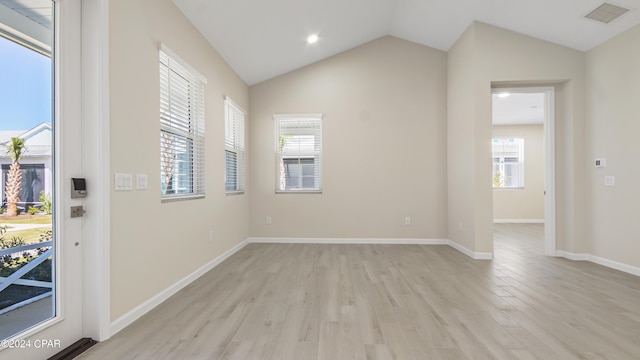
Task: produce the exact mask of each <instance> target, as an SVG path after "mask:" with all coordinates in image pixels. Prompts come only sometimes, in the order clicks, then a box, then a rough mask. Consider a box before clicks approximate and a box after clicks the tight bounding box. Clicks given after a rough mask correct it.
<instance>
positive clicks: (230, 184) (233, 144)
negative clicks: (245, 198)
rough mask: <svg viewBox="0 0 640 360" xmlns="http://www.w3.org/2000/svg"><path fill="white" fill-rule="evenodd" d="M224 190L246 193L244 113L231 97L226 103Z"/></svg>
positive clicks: (227, 98)
mask: <svg viewBox="0 0 640 360" xmlns="http://www.w3.org/2000/svg"><path fill="white" fill-rule="evenodd" d="M224 134H225V135H224V158H225V180H224V188H225V191H226V192H228V193H233V192H243V191H244V183H245V181H244V178H245V174H244V173H245V170H244V111H243V110H242V109H241V108H240V106H238V105H237V104H236V103H234V102H233V100H231V99H230V98H229V97H226V99H225V101H224Z"/></svg>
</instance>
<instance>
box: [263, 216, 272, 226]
mask: <svg viewBox="0 0 640 360" xmlns="http://www.w3.org/2000/svg"><path fill="white" fill-rule="evenodd" d="M264 223H265V224H267V225H271V216H267V218H266V219H265V220H264Z"/></svg>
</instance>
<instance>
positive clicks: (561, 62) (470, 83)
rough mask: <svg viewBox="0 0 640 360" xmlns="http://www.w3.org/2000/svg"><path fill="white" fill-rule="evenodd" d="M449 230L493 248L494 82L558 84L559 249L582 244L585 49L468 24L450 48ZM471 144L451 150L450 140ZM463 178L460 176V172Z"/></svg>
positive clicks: (477, 246) (460, 239)
mask: <svg viewBox="0 0 640 360" xmlns="http://www.w3.org/2000/svg"><path fill="white" fill-rule="evenodd" d="M448 73H449V79H448V85H449V90H448V93H449V98H448V99H447V101H448V103H449V118H448V124H449V132H448V138H449V151H450V153H449V154H448V156H449V163H448V166H449V176H450V178H449V236H450V239H451V240H452V241H454V242H456V243H458V244H460V245H462V246H465V247H467V248H469V249H470V250H472V251H474V252H481V253H491V252H493V231H492V220H493V219H492V211H491V209H492V202H493V199H492V195H493V192H492V185H491V146H490V140H491V134H492V124H491V88H492V86H507V85H509V86H521V85H534V84H535V85H542V84H545V85H551V86H554V87H555V88H556V177H557V182H556V191H557V196H556V197H557V199H556V200H557V201H556V209H557V219H558V226H557V238H558V248H560V249H567V250H569V251H575V250H576V249H583V248H584V246H585V244H584V241H583V239H584V227H583V224H584V185H583V184H582V183H581V182H580V181H577V180H578V179H580V178H581V176H582V175H583V173H584V161H583V159H584V155H583V151H584V53H582V52H580V51H576V50H572V49H568V48H566V47H563V46H560V45H555V44H552V43H549V42H546V41H542V40H539V39H535V38H532V37H528V36H525V35H521V34H517V33H514V32H511V31H507V30H504V29H500V28H497V27H494V26H491V25H487V24H484V23H481V22H474V23H472V24H471V25H470V27H469V29H467V31H466V32H465V33H464V34H463V36H462V37H461V38H460V39H459V40H458V41H457V42H456V44H455V45H454V46H453V48H452V49H451V51H450V52H449V62H448ZM453 140H455V141H457V142H460V143H465V144H471V146H472V147H470V146H469V145H465V149H466V150H464V151H463V150H452V145H451V144H452V141H453ZM462 177H464V178H462Z"/></svg>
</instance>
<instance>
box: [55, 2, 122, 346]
mask: <svg viewBox="0 0 640 360" xmlns="http://www.w3.org/2000/svg"><path fill="white" fill-rule="evenodd" d="M58 1H60V0H58ZM62 1H68V0H62ZM78 1H82V35H83V38H82V88H83V91H82V104H83V109H82V117H83V120H84V121H83V133H82V138H83V156H82V167H83V171H84V173H85V177H86V179H87V186H88V190H89V191H92V193H93V194H92V195H93V196H88V197H87V198H86V199H85V206H86V209H87V215H85V218H84V228H83V237H84V238H85V239H91V241H85V246H84V271H85V278H84V297H83V299H84V302H83V329H84V332H83V336H84V337H90V338H92V339H94V340H97V341H104V340H107V339H108V338H110V337H111V334H112V330H111V302H110V299H111V280H110V274H111V272H110V258H111V257H110V242H109V239H110V199H111V197H110V196H111V193H110V186H111V181H110V179H111V166H110V143H109V141H110V140H109V116H110V115H109V0H78ZM89 187H90V188H89Z"/></svg>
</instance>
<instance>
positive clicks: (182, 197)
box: [160, 194, 204, 203]
mask: <svg viewBox="0 0 640 360" xmlns="http://www.w3.org/2000/svg"><path fill="white" fill-rule="evenodd" d="M197 199H204V194H199V195H176V196H164V197H162V198H160V203H169V202H176V201H185V200H197Z"/></svg>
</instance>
